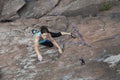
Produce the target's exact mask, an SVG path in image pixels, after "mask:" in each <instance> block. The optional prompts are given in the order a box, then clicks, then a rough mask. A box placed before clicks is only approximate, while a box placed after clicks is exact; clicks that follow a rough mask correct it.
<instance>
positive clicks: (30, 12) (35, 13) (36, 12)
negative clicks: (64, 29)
mask: <svg viewBox="0 0 120 80" xmlns="http://www.w3.org/2000/svg"><path fill="white" fill-rule="evenodd" d="M58 3H59V0H29V1H27V0H26V5H25V6H24V7H23V8H22V9H21V10H20V11H19V14H20V16H21V17H28V18H30V17H35V18H40V17H41V16H43V15H45V14H47V13H48V12H49V11H51V9H52V8H54V7H55V6H56V5H57V4H58Z"/></svg>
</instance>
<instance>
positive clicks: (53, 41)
mask: <svg viewBox="0 0 120 80" xmlns="http://www.w3.org/2000/svg"><path fill="white" fill-rule="evenodd" d="M49 38H50V41H51V42H52V43H53V44H54V46H55V47H57V48H58V51H59V53H60V54H62V49H61V47H60V46H59V45H58V43H57V42H56V41H55V40H54V39H53V38H52V37H51V35H50V34H49Z"/></svg>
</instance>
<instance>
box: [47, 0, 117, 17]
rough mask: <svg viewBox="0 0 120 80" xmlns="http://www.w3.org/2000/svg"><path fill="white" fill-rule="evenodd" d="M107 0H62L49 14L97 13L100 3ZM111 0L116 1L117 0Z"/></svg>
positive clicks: (85, 14)
mask: <svg viewBox="0 0 120 80" xmlns="http://www.w3.org/2000/svg"><path fill="white" fill-rule="evenodd" d="M106 1H108V0H89V1H88V0H69V1H66V0H61V4H59V5H58V6H57V7H56V8H55V9H53V10H52V11H51V12H50V13H49V14H48V15H65V16H76V15H83V16H88V15H95V14H97V13H98V12H99V8H100V4H101V3H103V2H106ZM110 1H114V2H115V0H110ZM116 1H117V0H116ZM61 5H62V6H61Z"/></svg>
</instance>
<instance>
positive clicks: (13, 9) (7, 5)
mask: <svg viewBox="0 0 120 80" xmlns="http://www.w3.org/2000/svg"><path fill="white" fill-rule="evenodd" d="M24 5H25V1H24V0H9V1H6V2H4V6H3V9H2V13H1V16H2V19H9V18H11V17H12V18H18V14H17V11H18V10H19V9H21V8H22V7H23V6H24Z"/></svg>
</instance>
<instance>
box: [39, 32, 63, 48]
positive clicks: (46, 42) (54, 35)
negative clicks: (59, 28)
mask: <svg viewBox="0 0 120 80" xmlns="http://www.w3.org/2000/svg"><path fill="white" fill-rule="evenodd" d="M50 34H51V36H52V37H53V38H55V37H60V36H62V34H61V32H58V33H54V32H50ZM40 44H41V45H44V46H47V47H53V43H52V42H51V41H49V40H46V41H45V42H43V43H40Z"/></svg>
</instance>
